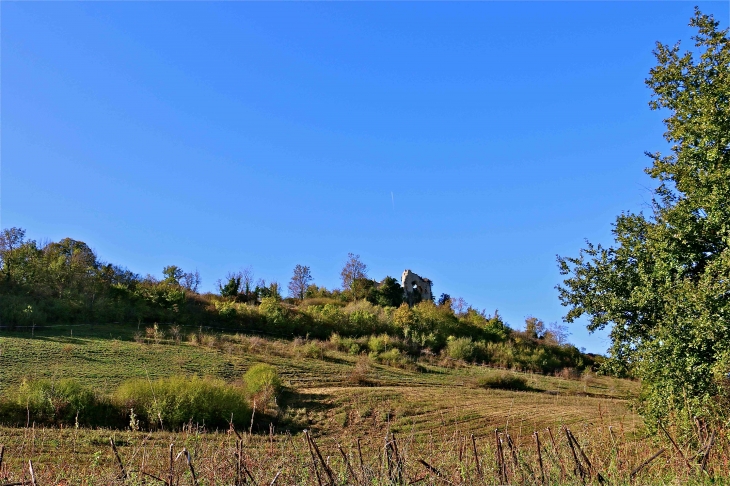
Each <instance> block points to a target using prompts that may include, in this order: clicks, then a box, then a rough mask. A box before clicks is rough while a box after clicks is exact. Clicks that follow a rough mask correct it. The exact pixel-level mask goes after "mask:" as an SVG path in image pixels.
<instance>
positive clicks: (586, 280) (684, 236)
mask: <svg viewBox="0 0 730 486" xmlns="http://www.w3.org/2000/svg"><path fill="white" fill-rule="evenodd" d="M690 25H691V26H692V27H695V28H696V29H697V34H696V35H695V36H694V37H693V40H694V41H695V48H696V50H695V52H685V53H680V47H679V44H677V45H675V46H668V45H664V44H661V43H657V47H656V50H655V51H654V54H655V56H656V59H657V65H656V67H654V68H652V69H651V71H650V75H649V78H648V79H647V80H646V84H647V85H648V86H649V88H651V90H652V92H653V99H652V101H651V102H650V107H651V109H652V110H662V111H663V112H664V113H666V114H667V118H666V119H665V120H664V124H665V126H666V132H665V134H664V136H665V138H666V140H667V141H668V142H669V143H670V144H671V148H670V152H669V153H668V154H665V155H662V154H661V153H658V152H657V153H651V154H647V155H648V156H649V157H650V158H651V160H652V165H651V167H649V168H647V169H646V172H647V173H648V174H649V175H650V176H651V177H652V178H654V179H656V180H657V181H658V187H657V188H656V190H655V191H654V197H653V204H652V210H651V214H649V215H648V216H647V215H644V214H633V213H623V214H621V215H620V216H619V217H618V218H617V219H616V222H615V224H614V227H613V235H614V238H615V244H614V245H613V246H610V247H603V246H601V245H593V244H591V243H587V247H586V248H585V249H583V250H581V252H580V254H579V256H578V257H575V258H563V257H558V264H559V267H560V270H561V273H562V274H563V275H566V276H567V278H566V279H565V280H564V282H563V284H562V285H559V286H558V289H559V293H560V300H561V302H562V304H563V305H565V306H567V307H568V308H569V310H568V313H567V315H566V320H567V321H568V322H573V321H575V320H576V319H577V318H579V317H580V316H582V315H587V316H588V318H589V324H588V328H589V329H590V330H592V331H594V330H596V329H603V328H605V327H607V326H608V327H610V329H611V331H610V335H611V341H612V345H611V349H610V357H611V360H610V364H611V366H612V368H613V369H614V370H616V371H622V372H632V373H635V374H636V375H638V376H639V377H641V378H642V379H643V380H642V383H643V387H644V390H643V393H642V396H643V397H644V413H645V415H646V417H647V418H648V419H650V422H653V421H654V420H655V419H657V418H659V419H675V420H677V423H681V421H679V420H678V419H679V418H680V417H693V416H697V417H703V418H705V419H710V420H719V421H723V420H727V419H728V415H729V414H730V411H728V410H727V407H722V406H721V404H720V402H719V399H718V397H719V396H720V395H721V394H722V391H723V388H724V387H725V386H726V385H724V384H723V380H722V378H721V376H724V375H726V374H727V373H728V371H730V248H729V245H730V40H729V39H728V30H727V29H726V30H719V22H717V21H715V19H714V18H713V17H712V16H708V15H703V14H702V13H701V12H700V11H699V10H696V11H695V15H694V17H693V18H692V19H691V22H690Z"/></svg>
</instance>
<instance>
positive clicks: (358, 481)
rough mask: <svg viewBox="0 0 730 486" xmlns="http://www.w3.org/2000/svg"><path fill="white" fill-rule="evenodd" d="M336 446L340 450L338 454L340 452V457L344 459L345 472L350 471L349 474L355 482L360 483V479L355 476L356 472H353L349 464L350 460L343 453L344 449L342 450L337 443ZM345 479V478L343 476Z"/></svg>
mask: <svg viewBox="0 0 730 486" xmlns="http://www.w3.org/2000/svg"><path fill="white" fill-rule="evenodd" d="M337 448H338V449H339V450H340V454H342V459H343V460H344V461H345V466H346V467H347V472H348V473H350V475H351V476H352V477H353V479H354V480H355V482H356V483H357V484H360V479H359V478H358V477H357V474H355V471H353V470H352V466H351V465H350V461H349V460H348V459H347V454H345V451H344V450H342V446H341V445H340V444H337ZM345 479H347V478H345Z"/></svg>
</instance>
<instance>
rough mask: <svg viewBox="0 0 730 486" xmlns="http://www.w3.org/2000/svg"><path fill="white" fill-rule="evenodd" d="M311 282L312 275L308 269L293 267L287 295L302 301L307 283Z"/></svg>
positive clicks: (301, 266) (299, 266) (298, 266)
mask: <svg viewBox="0 0 730 486" xmlns="http://www.w3.org/2000/svg"><path fill="white" fill-rule="evenodd" d="M311 281H312V273H311V272H310V270H309V267H306V266H304V265H297V266H296V267H294V275H292V278H291V280H290V281H289V295H291V296H292V297H294V298H297V299H299V300H302V299H304V293H305V292H306V291H307V287H308V286H309V282H311Z"/></svg>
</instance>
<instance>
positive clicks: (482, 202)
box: [0, 1, 730, 352]
mask: <svg viewBox="0 0 730 486" xmlns="http://www.w3.org/2000/svg"><path fill="white" fill-rule="evenodd" d="M694 4H695V3H689V2H642V3H630V2H610V3H594V2H590V3H579V2H569V3H557V2H544V3H537V2H526V3H518V2H507V3H492V2H488V3H450V2H449V3H409V2H407V3H329V2H327V3H240V2H235V3H234V2H230V3H212V2H198V3H194V2H183V3H171V2H170V3H168V2H159V3H140V2H116V3H106V2H99V3H97V2H70V3H55V2H48V3H25V2H23V3H14V2H6V1H5V2H1V3H0V9H1V12H0V13H1V15H2V18H1V22H2V58H1V68H2V78H1V80H0V81H1V95H2V111H1V116H2V153H1V155H2V181H1V183H2V201H1V202H2V207H1V213H2V214H1V215H2V222H1V224H2V227H11V226H20V227H23V228H26V229H27V231H28V235H29V236H30V237H31V238H34V239H38V240H41V239H45V238H49V239H52V240H58V239H60V238H63V237H66V236H68V237H72V238H75V239H79V240H83V241H85V242H87V243H88V244H89V245H91V246H92V247H93V248H94V249H95V250H96V251H97V252H98V254H99V256H100V257H101V258H102V259H104V260H106V261H111V262H114V263H119V264H123V265H125V266H127V267H129V268H130V269H131V270H133V271H135V272H138V273H140V274H146V273H152V274H156V275H160V273H161V270H162V267H163V266H165V265H170V264H176V265H179V266H181V267H183V268H184V269H186V270H191V269H195V268H197V269H198V270H199V271H200V273H201V275H202V277H203V286H204V290H210V291H212V290H214V289H215V281H216V280H217V279H218V278H221V277H223V276H224V275H225V273H226V272H227V271H229V270H236V269H239V268H241V267H244V266H249V265H250V266H252V267H253V269H254V272H255V274H256V276H257V277H262V278H265V279H267V280H272V279H273V280H278V281H279V282H280V283H282V284H284V285H285V284H286V283H287V282H288V280H289V277H290V276H291V270H292V268H293V267H294V266H295V265H296V264H303V265H309V266H310V267H311V269H312V274H313V276H314V278H315V282H316V283H317V284H319V285H325V286H327V287H328V288H333V287H337V286H339V270H340V268H341V267H342V265H343V263H344V262H345V259H346V257H347V253H348V252H354V253H357V254H360V255H361V258H362V260H363V261H364V262H365V263H366V264H367V265H368V266H369V269H370V272H369V273H370V276H371V277H373V278H376V279H381V278H383V277H385V276H386V275H393V276H396V277H399V276H400V273H401V272H402V271H403V269H405V268H410V269H412V270H413V271H415V272H416V273H419V274H421V275H422V276H427V277H429V278H431V279H432V280H433V281H434V291H435V292H436V294H437V295H438V294H440V293H442V292H446V293H449V294H451V295H452V296H461V297H463V298H464V299H466V301H467V302H469V303H471V304H472V305H473V306H475V307H477V308H480V309H481V308H486V309H487V310H488V311H490V312H491V311H493V310H494V309H499V311H500V313H501V314H502V315H503V316H504V317H505V318H506V320H507V322H508V323H509V324H510V325H511V326H512V327H516V328H519V327H521V326H522V325H523V322H524V318H525V317H526V316H529V315H535V316H537V317H539V318H542V319H543V320H545V321H546V322H550V321H559V320H560V319H561V317H562V315H563V314H564V309H563V308H562V307H561V306H560V304H559V301H558V299H557V292H556V290H555V289H554V286H555V285H556V284H557V283H558V282H559V281H560V275H559V273H558V270H557V266H556V264H555V255H556V254H560V255H576V254H577V252H578V251H579V249H580V248H581V247H583V246H584V239H585V238H588V239H589V240H591V241H594V242H603V243H609V242H610V229H611V223H612V222H613V221H614V219H615V217H616V215H617V214H619V213H620V212H621V211H622V210H632V211H639V210H642V209H646V207H647V202H648V201H649V200H650V197H651V194H650V188H651V187H653V184H652V181H651V179H650V178H649V177H648V176H646V175H644V173H643V171H642V169H643V168H644V167H645V166H646V165H647V164H648V162H649V161H648V159H647V158H646V157H645V156H644V155H643V152H644V151H645V150H648V151H656V150H665V149H666V146H665V143H664V141H663V139H662V133H663V125H662V124H661V118H662V115H661V114H660V113H654V112H651V111H650V110H649V108H648V106H647V102H648V101H649V99H650V93H649V91H648V89H647V88H646V87H645V86H644V79H645V78H646V76H647V73H648V71H649V69H650V68H651V67H652V66H653V65H654V58H653V56H652V53H651V51H652V49H653V48H654V42H655V41H657V40H660V41H662V42H665V43H670V44H673V43H675V42H676V41H677V40H680V39H682V40H683V41H684V42H685V45H686V46H687V47H689V46H690V41H689V36H690V35H692V30H691V29H689V27H687V23H688V21H689V18H690V17H691V16H692V10H693V6H694ZM699 5H700V7H701V9H702V10H703V11H705V12H706V13H714V14H715V16H716V17H717V18H718V19H719V20H721V21H722V26H723V27H727V25H728V18H729V17H730V15H729V8H728V2H726V1H723V2H712V3H707V2H701V3H699ZM571 331H572V336H571V340H572V342H574V343H575V344H576V345H578V346H579V347H586V348H587V349H588V350H589V351H596V352H603V351H604V350H605V349H606V346H607V341H606V339H605V336H604V335H600V334H599V335H593V336H589V335H588V334H587V332H586V331H585V330H584V326H583V325H574V326H572V327H571Z"/></svg>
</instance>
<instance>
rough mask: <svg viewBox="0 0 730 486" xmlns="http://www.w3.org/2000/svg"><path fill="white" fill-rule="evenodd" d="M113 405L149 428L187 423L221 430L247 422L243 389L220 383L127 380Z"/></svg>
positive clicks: (185, 379) (182, 379)
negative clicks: (134, 414) (232, 424)
mask: <svg viewBox="0 0 730 486" xmlns="http://www.w3.org/2000/svg"><path fill="white" fill-rule="evenodd" d="M114 403H115V404H116V405H117V406H118V407H119V408H121V409H123V410H125V411H128V410H131V409H134V411H135V413H136V414H137V416H138V418H139V420H140V421H141V422H142V423H143V424H144V425H146V426H147V427H149V428H157V427H159V426H162V427H168V428H170V429H177V428H180V427H181V426H182V425H184V424H186V423H188V422H194V423H198V424H204V425H206V426H209V427H223V426H225V425H226V424H228V421H229V420H230V419H231V417H233V421H234V423H239V424H243V423H245V422H246V421H247V420H248V419H250V411H249V406H248V403H247V402H246V399H245V395H244V393H243V390H241V389H240V388H236V387H234V386H231V385H227V384H226V383H225V382H224V381H223V380H219V379H212V378H205V379H203V378H198V377H195V376H193V377H187V376H173V377H170V378H162V379H159V380H156V381H152V382H150V381H148V380H144V379H134V380H129V381H127V382H125V383H122V385H120V386H119V388H118V389H117V390H116V392H115V394H114Z"/></svg>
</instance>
